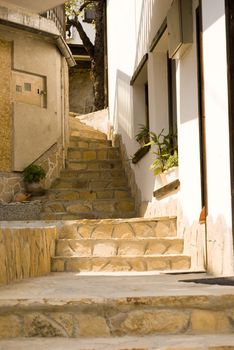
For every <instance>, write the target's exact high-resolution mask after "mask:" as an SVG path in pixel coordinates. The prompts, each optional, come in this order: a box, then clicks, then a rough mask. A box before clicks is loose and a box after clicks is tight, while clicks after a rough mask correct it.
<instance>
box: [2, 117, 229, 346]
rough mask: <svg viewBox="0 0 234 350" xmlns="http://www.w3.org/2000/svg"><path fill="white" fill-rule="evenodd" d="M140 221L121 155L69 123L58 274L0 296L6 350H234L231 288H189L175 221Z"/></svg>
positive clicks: (49, 214) (59, 194)
mask: <svg viewBox="0 0 234 350" xmlns="http://www.w3.org/2000/svg"><path fill="white" fill-rule="evenodd" d="M135 215H136V211H135V204H134V199H133V198H132V197H131V192H130V189H129V188H128V184H127V180H126V177H125V173H124V170H123V168H122V162H121V158H120V152H119V149H118V148H116V147H112V146H111V144H110V142H109V141H108V140H107V139H106V135H105V134H103V133H101V132H99V131H96V130H94V129H92V128H91V127H88V126H86V125H84V124H82V123H80V122H79V121H77V120H71V138H70V147H69V149H68V157H67V162H66V168H65V169H64V170H63V171H62V172H61V176H60V178H59V179H57V180H56V181H55V183H54V184H53V186H52V188H51V189H50V190H49V191H48V195H47V199H46V201H45V202H44V212H43V213H42V218H43V219H46V220H47V219H51V220H57V221H56V222H52V223H50V224H51V225H56V227H57V230H56V235H57V239H56V242H55V254H54V256H53V257H52V259H51V272H52V273H51V275H49V276H46V277H39V278H34V279H28V280H25V281H21V282H17V283H15V284H12V285H8V286H2V287H0V350H29V349H30V350H31V349H33V350H41V349H43V350H55V349H56V350H64V349H67V350H156V349H157V350H159V349H161V350H205V349H206V350H234V335H233V333H234V290H233V289H234V288H232V287H223V286H214V287H212V286H204V285H199V284H195V283H191V282H190V283H186V282H185V281H183V280H186V279H190V278H192V277H193V278H194V277H196V278H197V277H199V275H198V274H196V275H191V270H190V266H191V259H190V257H189V256H187V255H186V254H184V242H183V239H181V238H178V236H177V224H176V218H175V217H161V218H151V219H146V218H134V216H135ZM21 225H22V224H21ZM27 244H28V243H27ZM27 246H29V244H28V245H27ZM49 250H51V249H50V248H49ZM35 252H36V250H35V249H34V254H35ZM32 254H33V252H32ZM40 256H41V254H40ZM48 256H50V254H49V253H48ZM35 259H36V257H35ZM42 263H44V262H42ZM201 277H202V278H204V274H202V275H201ZM181 280H182V281H181Z"/></svg>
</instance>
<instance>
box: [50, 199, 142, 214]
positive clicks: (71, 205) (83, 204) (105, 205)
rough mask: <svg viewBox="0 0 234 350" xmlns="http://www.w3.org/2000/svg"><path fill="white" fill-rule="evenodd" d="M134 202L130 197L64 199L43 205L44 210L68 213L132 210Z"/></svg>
mask: <svg viewBox="0 0 234 350" xmlns="http://www.w3.org/2000/svg"><path fill="white" fill-rule="evenodd" d="M134 210H135V203H134V201H133V200H131V199H123V200H119V201H115V200H96V201H94V200H91V201H87V200H86V201H73V202H72V201H66V202H59V201H56V202H47V203H46V204H45V205H44V211H46V212H57V213H61V212H68V213H70V214H79V213H92V212H110V213H114V212H122V211H123V212H133V211H134Z"/></svg>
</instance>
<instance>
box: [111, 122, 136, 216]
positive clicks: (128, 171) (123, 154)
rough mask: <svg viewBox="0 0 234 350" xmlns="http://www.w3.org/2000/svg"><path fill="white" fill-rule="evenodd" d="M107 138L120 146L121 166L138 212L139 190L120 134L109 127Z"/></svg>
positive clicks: (114, 144) (116, 145)
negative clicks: (114, 132) (113, 132)
mask: <svg viewBox="0 0 234 350" xmlns="http://www.w3.org/2000/svg"><path fill="white" fill-rule="evenodd" d="M108 138H109V139H111V140H112V144H113V146H115V147H120V153H121V159H122V162H123V167H124V170H125V174H126V176H127V179H128V185H129V187H130V189H131V193H132V196H133V198H134V199H135V205H136V211H137V213H138V214H139V211H140V205H141V191H140V190H139V188H138V186H137V184H136V180H135V174H134V171H133V169H132V168H131V165H130V160H129V159H128V155H127V150H126V147H125V145H124V143H123V141H122V137H121V136H120V135H116V134H112V130H111V128H110V131H109V134H108Z"/></svg>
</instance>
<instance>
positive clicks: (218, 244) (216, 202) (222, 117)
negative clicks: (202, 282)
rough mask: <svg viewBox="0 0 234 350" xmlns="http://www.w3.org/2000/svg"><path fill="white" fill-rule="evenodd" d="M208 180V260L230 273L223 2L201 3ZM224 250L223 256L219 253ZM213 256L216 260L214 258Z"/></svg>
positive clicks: (230, 251) (214, 268)
mask: <svg viewBox="0 0 234 350" xmlns="http://www.w3.org/2000/svg"><path fill="white" fill-rule="evenodd" d="M202 4H203V27H204V28H203V30H204V34H203V42H204V72H205V76H204V83H205V114H206V139H207V177H208V225H207V230H208V247H209V251H210V253H209V256H208V259H209V260H211V261H212V262H213V265H212V270H215V271H217V270H218V272H220V273H221V272H223V271H224V272H225V274H229V273H233V259H232V258H233V251H232V215H231V185H230V151H229V125H228V88H227V57H226V28H225V25H226V24H225V3H224V0H203V2H202ZM220 251H223V252H224V254H221V253H220ZM215 256H216V259H215V258H214V259H213V257H215Z"/></svg>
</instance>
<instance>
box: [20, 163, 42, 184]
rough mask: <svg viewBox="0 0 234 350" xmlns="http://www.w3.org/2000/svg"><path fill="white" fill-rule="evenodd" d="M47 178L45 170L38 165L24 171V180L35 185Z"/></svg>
mask: <svg viewBox="0 0 234 350" xmlns="http://www.w3.org/2000/svg"><path fill="white" fill-rule="evenodd" d="M45 176H46V173H45V170H44V169H43V168H42V167H41V166H40V165H36V164H31V165H29V166H28V167H27V168H25V169H24V171H23V178H24V181H25V182H28V183H33V182H40V180H42V179H44V178H45Z"/></svg>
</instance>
